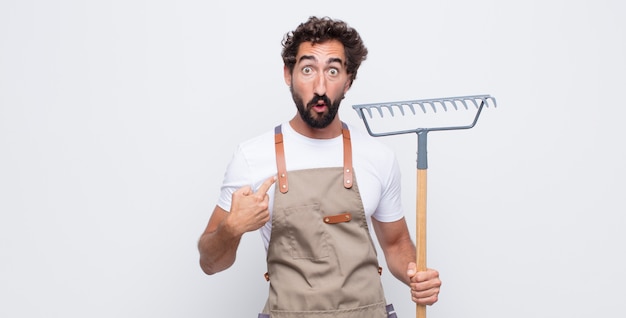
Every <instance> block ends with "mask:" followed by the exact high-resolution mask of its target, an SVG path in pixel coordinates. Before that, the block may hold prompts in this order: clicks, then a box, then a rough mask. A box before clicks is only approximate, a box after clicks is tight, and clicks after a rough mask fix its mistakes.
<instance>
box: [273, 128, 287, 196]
mask: <svg viewBox="0 0 626 318" xmlns="http://www.w3.org/2000/svg"><path fill="white" fill-rule="evenodd" d="M274 148H275V149H276V168H277V169H278V170H277V172H278V188H279V189H280V192H281V193H287V191H289V183H288V182H287V165H286V164H285V145H284V144H283V133H282V130H281V126H280V125H278V126H276V128H274Z"/></svg>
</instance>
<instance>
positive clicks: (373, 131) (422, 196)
mask: <svg viewBox="0 0 626 318" xmlns="http://www.w3.org/2000/svg"><path fill="white" fill-rule="evenodd" d="M489 104H491V105H493V107H494V108H495V107H496V100H495V98H494V97H491V96H490V95H473V96H459V97H447V98H436V99H421V100H410V101H399V102H389V103H375V104H361V105H353V106H352V107H353V108H354V109H355V110H356V111H357V113H358V114H359V117H360V118H361V119H362V120H363V123H364V124H365V127H366V129H367V132H368V133H369V134H370V135H371V136H374V137H383V136H391V135H400V134H407V133H416V134H417V198H416V226H415V231H416V236H417V238H416V240H415V241H416V243H415V250H416V255H417V260H416V264H417V270H418V271H424V270H426V269H427V267H426V171H427V170H428V158H427V152H426V148H427V136H428V133H429V132H431V131H443V130H460V129H470V128H472V127H474V126H475V125H476V122H477V121H478V117H479V116H480V113H481V112H482V110H483V107H489ZM449 110H454V111H450V112H449ZM409 111H410V112H409ZM438 111H439V113H438ZM442 111H443V113H444V115H445V116H439V114H441V112H442ZM457 111H459V112H457ZM398 113H399V114H400V115H401V116H402V117H405V118H408V120H406V121H404V122H403V123H402V124H403V125H405V126H406V127H408V128H401V129H397V128H396V129H395V130H389V128H388V127H387V126H385V122H384V117H385V115H387V116H388V117H394V116H395V115H396V114H398ZM452 114H455V115H452ZM418 116H419V117H420V118H422V122H425V123H428V125H427V126H426V125H425V126H424V127H420V128H414V127H415V117H418ZM444 117H445V118H444ZM438 118H440V119H442V120H439V121H438ZM395 123H396V122H394V124H395ZM394 127H395V125H394ZM416 317H417V318H425V317H426V306H425V305H417V307H416Z"/></svg>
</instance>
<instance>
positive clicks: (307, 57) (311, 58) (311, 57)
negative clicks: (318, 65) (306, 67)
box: [298, 55, 343, 65]
mask: <svg viewBox="0 0 626 318" xmlns="http://www.w3.org/2000/svg"><path fill="white" fill-rule="evenodd" d="M303 60H312V61H317V59H316V58H315V56H313V55H302V56H301V57H300V60H299V61H298V63H299V62H302V61H303ZM335 62H336V63H339V64H341V65H343V61H342V60H341V59H340V58H338V57H331V58H329V59H328V62H326V64H331V63H335Z"/></svg>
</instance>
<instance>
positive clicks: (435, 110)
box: [427, 102, 437, 113]
mask: <svg viewBox="0 0 626 318" xmlns="http://www.w3.org/2000/svg"><path fill="white" fill-rule="evenodd" d="M427 103H428V104H430V107H431V108H432V109H433V111H434V112H435V113H436V112H437V107H435V103H434V102H427Z"/></svg>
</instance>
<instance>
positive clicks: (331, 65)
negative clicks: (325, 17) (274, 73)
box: [285, 40, 350, 128]
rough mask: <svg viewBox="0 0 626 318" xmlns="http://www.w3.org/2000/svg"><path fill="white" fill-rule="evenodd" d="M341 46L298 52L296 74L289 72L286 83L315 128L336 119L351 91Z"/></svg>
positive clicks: (327, 44)
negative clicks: (346, 94)
mask: <svg viewBox="0 0 626 318" xmlns="http://www.w3.org/2000/svg"><path fill="white" fill-rule="evenodd" d="M345 63H346V57H345V53H344V47H343V44H341V42H339V41H337V40H331V41H327V42H324V43H317V44H312V43H311V42H304V43H302V44H300V47H299V48H298V55H297V56H296V64H295V66H294V69H293V73H290V72H289V70H288V69H287V68H285V82H286V83H287V85H289V86H290V89H291V95H292V97H293V100H294V102H295V103H296V107H297V108H298V113H300V117H301V118H302V119H303V120H304V121H305V122H306V123H307V124H308V125H309V126H311V127H313V128H324V127H326V126H328V125H329V124H330V123H331V122H332V121H333V120H334V119H335V117H336V115H337V111H338V110H339V104H340V103H341V100H342V99H343V96H344V94H345V93H346V92H347V91H348V89H349V88H350V77H349V75H348V73H347V71H346V67H345Z"/></svg>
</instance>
